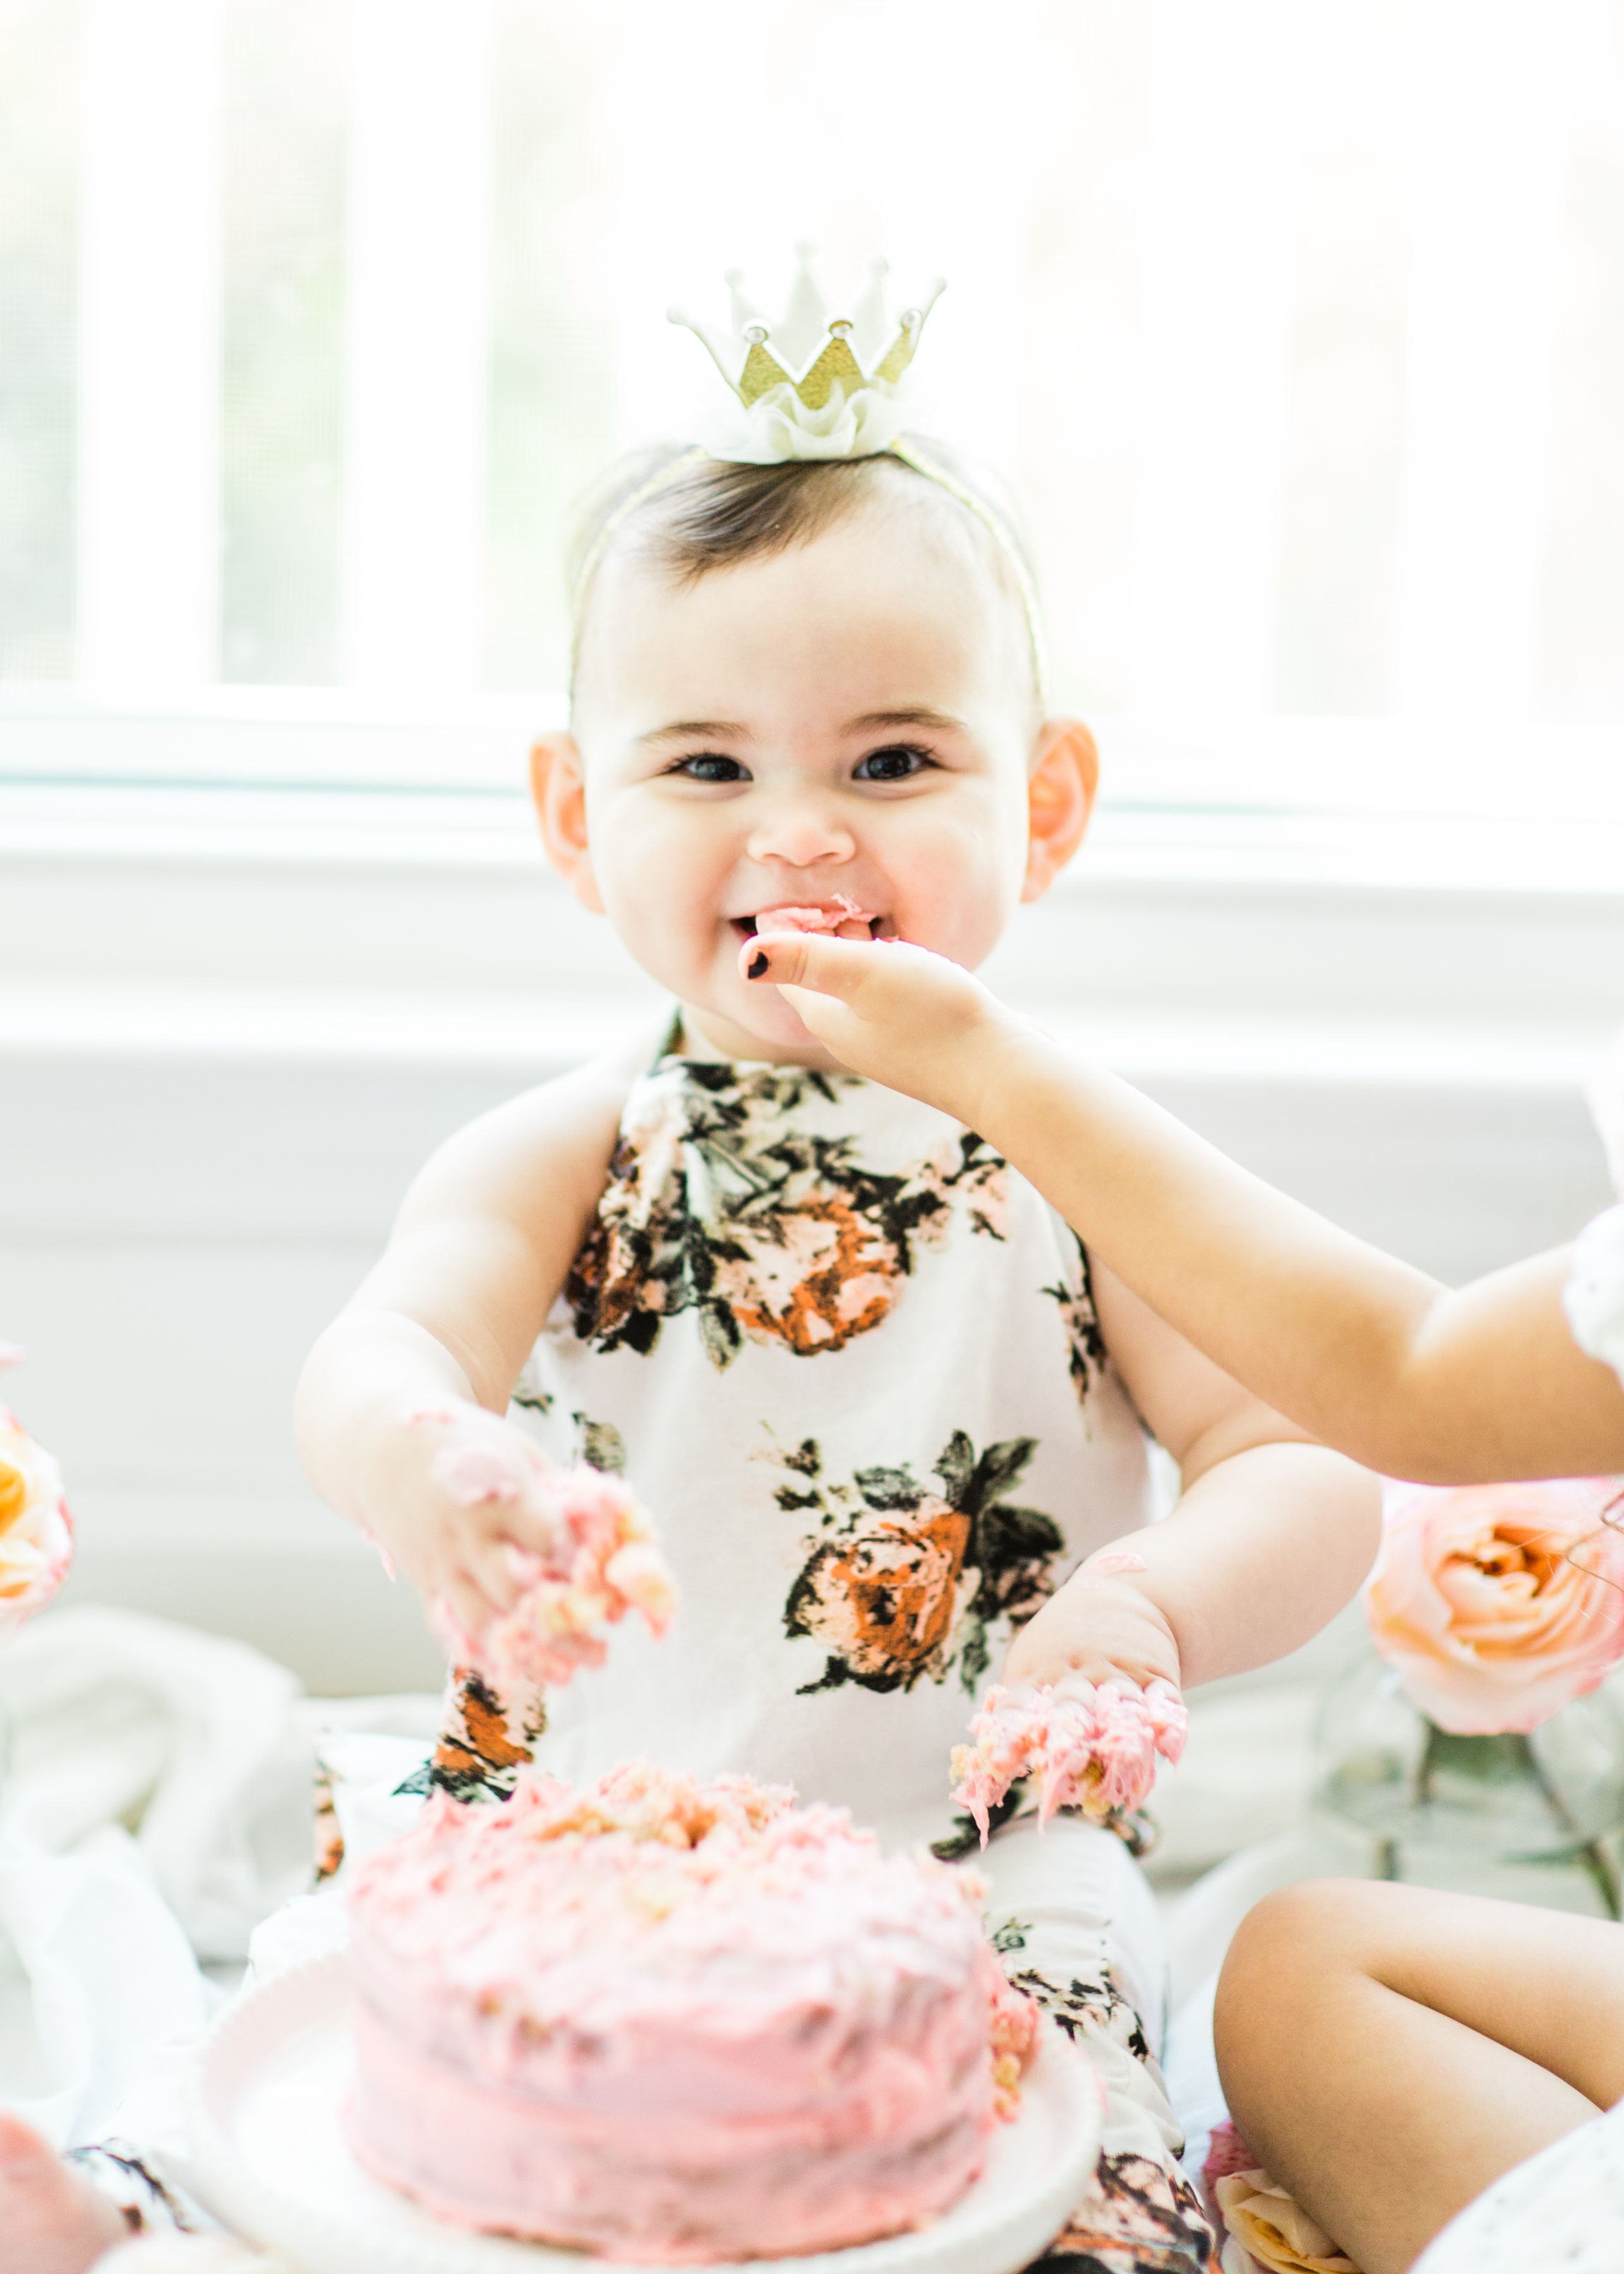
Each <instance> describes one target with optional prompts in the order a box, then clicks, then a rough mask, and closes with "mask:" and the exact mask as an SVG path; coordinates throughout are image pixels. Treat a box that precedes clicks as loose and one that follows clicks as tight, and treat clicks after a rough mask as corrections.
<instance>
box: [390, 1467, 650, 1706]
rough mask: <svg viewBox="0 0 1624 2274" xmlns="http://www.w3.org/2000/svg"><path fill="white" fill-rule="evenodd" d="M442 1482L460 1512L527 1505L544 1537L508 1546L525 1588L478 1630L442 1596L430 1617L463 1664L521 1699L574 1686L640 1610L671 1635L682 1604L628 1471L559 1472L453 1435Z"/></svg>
mask: <svg viewBox="0 0 1624 2274" xmlns="http://www.w3.org/2000/svg"><path fill="white" fill-rule="evenodd" d="M434 1475H435V1478H436V1480H437V1481H438V1482H439V1483H440V1485H441V1486H443V1487H445V1489H446V1490H447V1491H448V1492H449V1493H450V1494H451V1495H452V1496H453V1497H454V1499H455V1501H456V1502H457V1503H458V1504H459V1506H460V1507H462V1508H464V1509H470V1510H473V1509H479V1508H488V1507H495V1508H500V1509H508V1510H516V1509H520V1508H523V1510H525V1511H526V1513H527V1514H528V1516H529V1517H530V1525H531V1530H532V1536H533V1537H536V1536H539V1541H540V1543H541V1544H538V1545H534V1546H531V1547H517V1546H515V1544H514V1543H513V1542H512V1541H509V1542H508V1544H507V1548H506V1561H507V1563H508V1570H510V1571H511V1572H512V1574H513V1577H515V1580H517V1582H518V1583H519V1585H520V1588H521V1590H522V1592H521V1593H520V1594H519V1597H518V1599H517V1600H516V1601H515V1603H514V1604H513V1605H512V1607H511V1608H509V1609H508V1610H506V1611H503V1612H502V1613H500V1615H498V1616H497V1617H496V1618H494V1619H492V1620H491V1621H490V1622H489V1623H488V1624H486V1625H485V1628H484V1629H483V1630H482V1631H479V1632H476V1633H472V1634H470V1632H468V1631H467V1630H466V1629H465V1628H464V1627H463V1626H462V1623H461V1621H460V1620H459V1619H458V1617H457V1615H456V1612H455V1608H453V1606H452V1605H451V1604H449V1603H448V1602H447V1600H445V1598H444V1597H443V1596H442V1597H440V1598H438V1599H437V1600H435V1601H434V1602H433V1603H432V1605H431V1607H430V1620H431V1623H432V1626H433V1628H434V1630H435V1632H436V1633H437V1634H438V1635H439V1637H440V1641H441V1642H442V1643H443V1644H444V1645H445V1646H446V1649H447V1652H448V1653H449V1654H450V1655H451V1657H452V1658H453V1659H454V1660H455V1662H456V1664H457V1665H459V1666H462V1667H470V1668H473V1669H474V1670H475V1671H476V1672H477V1673H481V1674H485V1675H488V1676H489V1677H490V1679H491V1680H492V1682H494V1683H495V1684H496V1686H497V1688H498V1689H499V1690H501V1691H503V1692H505V1693H509V1694H514V1693H518V1692H520V1691H523V1690H528V1689H534V1688H536V1687H537V1686H538V1685H540V1684H543V1683H551V1684H553V1685H554V1686H558V1685H561V1684H562V1683H566V1682H568V1680H569V1678H570V1676H571V1675H573V1674H574V1673H575V1671H576V1669H577V1668H580V1667H583V1666H586V1667H593V1666H601V1665H602V1664H603V1662H604V1658H605V1651H606V1647H607V1646H606V1645H605V1640H604V1635H603V1630H604V1628H605V1626H613V1625H615V1624H616V1623H618V1622H619V1621H620V1620H621V1619H623V1618H624V1617H625V1615H626V1614H627V1612H628V1610H636V1611H639V1612H641V1613H642V1615H643V1622H644V1623H645V1624H646V1625H647V1627H648V1628H649V1630H650V1633H651V1634H654V1635H656V1636H658V1635H663V1634H664V1633H665V1630H666V1628H667V1627H668V1626H669V1625H670V1623H671V1621H672V1617H673V1614H674V1613H675V1610H676V1607H677V1593H676V1587H675V1585H674V1584H673V1580H672V1577H671V1573H670V1571H669V1570H667V1569H666V1565H665V1558H664V1557H663V1556H662V1555H661V1554H660V1552H659V1550H658V1547H656V1546H655V1544H654V1527H653V1525H652V1524H651V1523H650V1520H649V1517H648V1516H647V1514H646V1512H645V1511H644V1510H643V1507H642V1505H641V1504H640V1503H639V1502H638V1501H637V1500H636V1498H635V1495H633V1494H632V1493H631V1491H630V1490H629V1489H628V1487H627V1486H625V1485H624V1484H622V1483H621V1481H620V1479H619V1477H612V1476H605V1475H604V1474H602V1473H601V1472H600V1471H598V1470H597V1469H589V1468H575V1469H552V1468H548V1467H546V1466H545V1465H543V1464H542V1463H540V1462H539V1461H538V1460H537V1459H536V1458H535V1457H534V1456H533V1455H531V1454H530V1448H529V1446H528V1444H527V1445H525V1446H524V1447H523V1451H521V1450H520V1449H519V1448H517V1447H515V1446H514V1445H509V1444H496V1443H493V1442H489V1441H486V1440H483V1439H481V1438H480V1437H477V1436H475V1435H472V1434H470V1436H468V1437H467V1438H466V1439H459V1438H457V1437H456V1436H455V1435H453V1436H452V1438H451V1439H450V1441H449V1442H447V1444H446V1446H445V1447H444V1448H443V1449H442V1450H441V1451H440V1454H439V1456H438V1457H437V1458H436V1460H435V1464H434Z"/></svg>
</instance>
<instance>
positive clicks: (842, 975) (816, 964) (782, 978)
mask: <svg viewBox="0 0 1624 2274" xmlns="http://www.w3.org/2000/svg"><path fill="white" fill-rule="evenodd" d="M899 950H900V951H901V953H900V954H899V953H898V951H899ZM876 951H877V953H876ZM923 953H924V951H923V949H920V948H914V949H912V950H910V949H908V948H907V947H906V945H905V943H904V942H902V941H901V940H885V941H877V940H856V939H835V938H832V937H830V936H829V935H828V934H827V933H823V932H817V933H812V932H795V931H776V932H756V933H755V934H754V935H753V936H752V937H750V938H749V939H747V940H746V941H745V943H744V945H743V946H742V947H741V949H740V951H739V968H740V969H741V971H742V972H743V974H744V975H745V977H746V978H747V979H755V980H759V981H760V982H761V983H762V984H763V986H766V987H808V988H810V989H811V990H812V991H813V992H814V993H815V994H817V995H836V996H838V997H839V998H840V999H841V1000H842V1001H843V1002H848V1003H849V1002H850V1001H852V999H853V998H854V997H855V996H857V995H860V994H861V993H862V992H863V991H864V990H865V989H867V988H868V987H871V986H872V985H873V984H874V983H876V981H877V982H878V983H880V984H882V985H883V983H884V980H885V977H886V969H885V968H882V965H881V959H882V958H883V966H884V967H889V968H893V969H894V968H896V966H897V965H898V963H899V962H900V961H901V959H902V956H903V955H907V956H909V957H910V958H912V957H914V956H920V955H922V954H923Z"/></svg>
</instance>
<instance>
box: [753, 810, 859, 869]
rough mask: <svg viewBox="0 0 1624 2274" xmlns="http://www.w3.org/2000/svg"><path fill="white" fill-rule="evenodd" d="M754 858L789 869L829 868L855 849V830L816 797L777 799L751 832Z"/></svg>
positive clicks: (851, 854) (849, 855)
mask: <svg viewBox="0 0 1624 2274" xmlns="http://www.w3.org/2000/svg"><path fill="white" fill-rule="evenodd" d="M747 850H748V854H749V857H750V859H751V860H752V861H773V862H778V863H779V865H780V866H782V867H784V868H786V869H819V868H827V867H831V866H833V865H835V864H838V863H839V862H846V861H849V860H850V859H851V858H852V856H853V854H854V853H855V852H856V850H857V847H856V842H855V840H853V836H852V832H851V831H850V830H849V829H847V828H846V825H845V824H844V823H843V822H842V821H841V820H840V818H839V817H838V815H837V814H835V813H832V812H831V811H830V810H829V809H827V807H825V806H824V805H823V802H821V801H820V800H818V799H816V798H804V797H795V798H782V799H778V800H776V801H775V802H774V803H773V806H772V808H771V811H769V812H767V813H765V814H763V816H762V817H761V818H760V820H759V821H758V822H757V823H756V826H755V828H754V829H753V830H752V831H751V832H750V838H749V843H748V847H747Z"/></svg>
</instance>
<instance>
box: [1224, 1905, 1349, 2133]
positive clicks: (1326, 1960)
mask: <svg viewBox="0 0 1624 2274" xmlns="http://www.w3.org/2000/svg"><path fill="white" fill-rule="evenodd" d="M1372 1894H1377V1895H1379V1894H1380V1889H1378V1888H1372V1886H1371V1884H1370V1882H1369V1881H1367V1880H1361V1879H1304V1880H1300V1881H1299V1882H1298V1883H1297V1885H1296V1886H1289V1887H1279V1888H1276V1890H1275V1891H1274V1894H1272V1895H1266V1896H1265V1897H1264V1898H1263V1900H1262V1901H1261V1902H1259V1903H1257V1904H1255V1905H1254V1906H1253V1908H1252V1909H1251V1910H1250V1911H1248V1912H1247V1914H1246V1916H1245V1917H1244V1919H1243V1920H1242V1921H1241V1924H1240V1925H1239V1927H1238V1928H1237V1931H1236V1934H1235V1939H1234V1940H1233V1941H1232V1942H1231V1943H1230V1945H1229V1955H1228V1956H1227V1957H1226V1959H1225V1960H1224V1962H1223V1971H1222V1974H1221V1975H1220V1976H1219V1977H1218V1996H1217V2002H1216V2004H1215V2006H1214V2011H1213V2037H1214V2044H1215V2045H1216V2048H1217V2052H1218V2067H1219V2071H1220V2074H1222V2078H1223V2081H1224V2084H1225V2087H1226V2090H1229V2091H1230V2097H1231V2105H1233V2102H1234V2097H1235V2092H1236V2091H1237V2090H1239V2091H1241V2092H1243V2093H1244V2083H1245V2079H1246V2077H1247V2076H1248V2074H1250V2073H1251V2071H1252V2067H1254V2066H1255V2065H1256V2064H1257V2063H1258V2062H1259V2061H1261V2062H1264V2063H1266V2064H1267V2065H1269V2067H1271V2069H1272V2070H1274V2072H1276V2073H1277V2072H1278V2070H1279V2067H1280V2066H1281V2057H1282V2051H1284V2050H1285V2049H1287V2048H1289V2047H1290V2046H1292V2045H1296V2044H1303V2043H1304V2042H1305V2041H1306V2039H1307V2037H1308V2035H1309V2033H1310V2032H1311V2031H1312V2029H1313V2027H1314V2024H1315V2021H1316V2018H1317V2014H1318V2011H1319V2007H1321V2006H1322V2005H1323V2003H1324V2001H1325V1999H1326V1997H1327V1992H1330V1991H1331V1990H1332V1988H1333V1985H1334V1984H1335V1982H1336V1981H1337V1979H1338V1978H1339V1977H1346V1976H1347V1975H1349V1974H1350V1973H1352V1972H1355V1971H1357V1970H1359V1969H1361V1965H1362V1962H1363V1959H1364V1956H1365V1953H1366V1952H1367V1950H1368V1948H1369V1945H1370V1937H1371V1927H1372V1918H1371V1909H1372V1906H1371V1901H1370V1898H1371V1897H1372Z"/></svg>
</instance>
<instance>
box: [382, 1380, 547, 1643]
mask: <svg viewBox="0 0 1624 2274" xmlns="http://www.w3.org/2000/svg"><path fill="white" fill-rule="evenodd" d="M548 1473H549V1471H548V1466H547V1464H546V1462H545V1460H544V1459H543V1457H542V1456H541V1454H540V1452H539V1451H538V1449H537V1448H536V1446H535V1445H533V1444H532V1443H531V1442H530V1439H529V1438H528V1437H527V1436H526V1435H525V1434H524V1433H523V1430H522V1429H516V1428H515V1427H514V1425H513V1423H512V1422H511V1421H508V1420H505V1419H502V1417H501V1416H500V1414H496V1413H489V1412H486V1411H485V1408H484V1407H483V1406H481V1405H476V1404H472V1403H471V1402H463V1401H461V1400H459V1401H455V1402H454V1401H447V1404H444V1405H434V1406H420V1407H416V1408H413V1409H410V1410H409V1411H407V1412H403V1413H402V1416H401V1424H400V1432H399V1435H398V1437H397V1438H396V1439H395V1442H394V1443H393V1444H392V1445H391V1446H390V1448H389V1458H388V1461H387V1474H386V1476H385V1478H384V1479H382V1480H380V1490H379V1492H378V1494H377V1495H376V1497H377V1500H378V1502H379V1507H378V1510H377V1513H376V1515H375V1516H374V1517H372V1521H371V1524H370V1527H369V1529H370V1532H371V1534H372V1537H373V1538H374V1540H375V1544H376V1545H377V1546H378V1547H379V1549H380V1553H381V1554H382V1555H383V1557H384V1561H385V1562H386V1564H387V1565H388V1567H389V1568H390V1569H391V1570H393V1569H394V1567H395V1564H397V1563H398V1565H399V1566H400V1569H401V1570H402V1572H403V1573H404V1574H405V1576H406V1577H407V1578H408V1579H410V1582H411V1584H412V1585H413V1586H414V1587H415V1588H416V1589H417V1593H419V1594H420V1595H421V1596H422V1598H423V1600H424V1603H425V1606H426V1607H427V1608H428V1609H429V1611H430V1612H431V1614H432V1615H435V1618H436V1623H447V1621H446V1616H445V1615H447V1614H448V1615H449V1622H448V1623H450V1624H451V1625H452V1627H453V1628H454V1630H456V1631H459V1632H461V1633H462V1634H463V1635H470V1636H478V1635H482V1634H483V1633H484V1632H485V1629H486V1628H487V1627H488V1626H489V1625H490V1623H491V1622H492V1619H494V1618H498V1617H500V1615H501V1614H502V1613H503V1612H504V1611H508V1610H511V1609H512V1608H513V1606H514V1604H515V1602H516V1601H517V1600H518V1598H519V1596H520V1594H521V1593H523V1589H524V1587H525V1585H527V1583H528V1579H529V1577H530V1570H531V1568H532V1565H533V1562H534V1559H535V1558H536V1557H537V1556H538V1555H546V1554H547V1552H548V1551H549V1549H550V1548H551V1547H553V1544H554V1535H555V1531H556V1526H555V1524H554V1522H553V1518H552V1517H551V1516H550V1515H549V1514H548V1512H547V1510H546V1506H545V1501H544V1500H543V1498H542V1497H541V1495H540V1493H539V1491H538V1490H537V1489H535V1487H538V1486H539V1485H540V1482H541V1480H542V1479H543V1478H545V1476H546V1475H547V1474H548Z"/></svg>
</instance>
